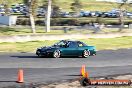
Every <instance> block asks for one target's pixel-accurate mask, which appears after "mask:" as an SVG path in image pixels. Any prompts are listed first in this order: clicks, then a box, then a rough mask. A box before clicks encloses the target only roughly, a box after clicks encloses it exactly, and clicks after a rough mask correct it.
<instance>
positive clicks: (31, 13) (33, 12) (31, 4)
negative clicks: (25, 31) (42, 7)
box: [23, 0, 38, 33]
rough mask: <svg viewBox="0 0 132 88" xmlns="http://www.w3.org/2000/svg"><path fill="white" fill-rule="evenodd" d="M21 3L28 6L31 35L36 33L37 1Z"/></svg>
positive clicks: (26, 0)
mask: <svg viewBox="0 0 132 88" xmlns="http://www.w3.org/2000/svg"><path fill="white" fill-rule="evenodd" d="M23 2H24V3H25V4H26V5H27V6H28V15H29V18H30V23H31V29H32V33H36V29H35V17H36V9H37V7H38V2H37V0H23Z"/></svg>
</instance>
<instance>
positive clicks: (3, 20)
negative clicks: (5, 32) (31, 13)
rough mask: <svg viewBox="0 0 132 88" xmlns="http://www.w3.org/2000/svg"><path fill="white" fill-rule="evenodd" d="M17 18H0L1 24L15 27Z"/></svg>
mask: <svg viewBox="0 0 132 88" xmlns="http://www.w3.org/2000/svg"><path fill="white" fill-rule="evenodd" d="M16 20H17V16H0V24H2V25H8V26H11V25H15V24H16Z"/></svg>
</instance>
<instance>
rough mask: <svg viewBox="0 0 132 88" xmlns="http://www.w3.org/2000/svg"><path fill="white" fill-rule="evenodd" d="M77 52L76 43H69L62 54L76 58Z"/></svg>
mask: <svg viewBox="0 0 132 88" xmlns="http://www.w3.org/2000/svg"><path fill="white" fill-rule="evenodd" d="M77 50H78V44H77V43H76V42H69V43H68V44H67V48H65V50H63V51H64V54H65V55H66V56H76V55H77Z"/></svg>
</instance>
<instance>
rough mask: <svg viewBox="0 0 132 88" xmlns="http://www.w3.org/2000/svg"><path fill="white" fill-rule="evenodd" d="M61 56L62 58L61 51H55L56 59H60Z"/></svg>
mask: <svg viewBox="0 0 132 88" xmlns="http://www.w3.org/2000/svg"><path fill="white" fill-rule="evenodd" d="M60 56H61V54H60V51H59V50H56V51H54V53H53V57H54V58H60Z"/></svg>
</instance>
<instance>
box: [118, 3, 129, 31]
mask: <svg viewBox="0 0 132 88" xmlns="http://www.w3.org/2000/svg"><path fill="white" fill-rule="evenodd" d="M127 1H128V0H122V2H121V3H120V4H119V7H118V8H119V23H120V28H119V31H122V30H123V27H124V11H125V10H126V8H125V7H126V5H127Z"/></svg>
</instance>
